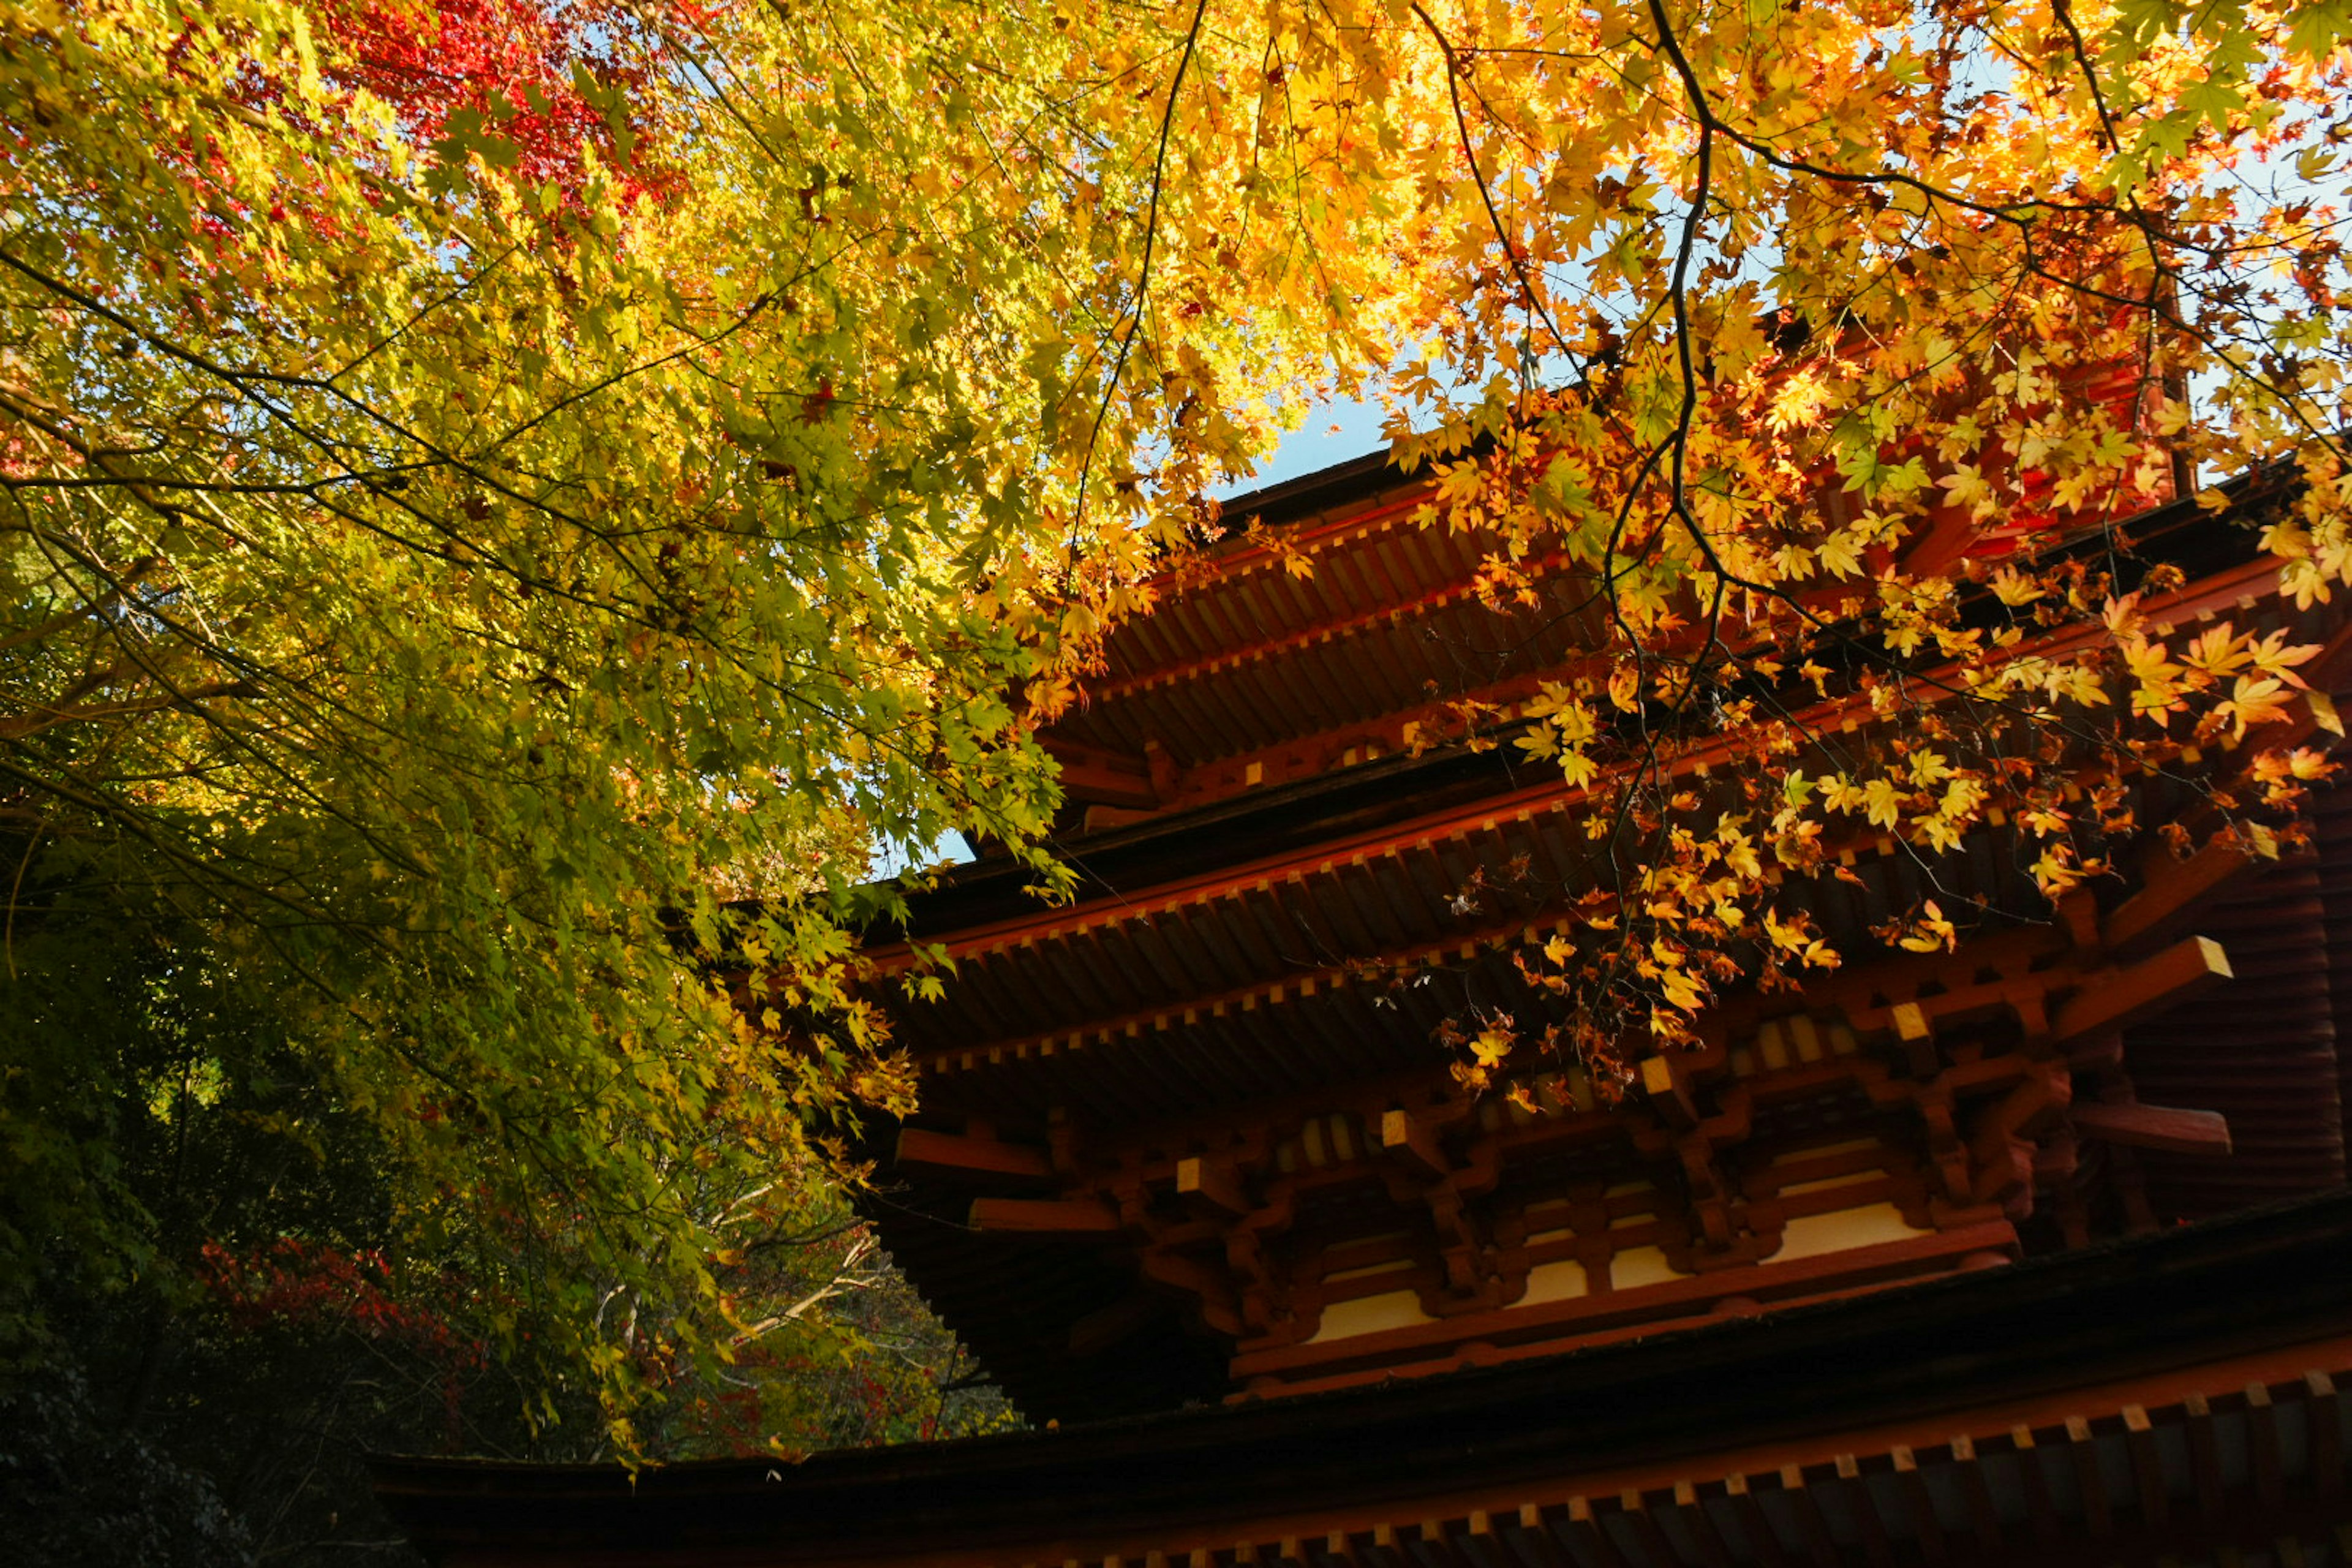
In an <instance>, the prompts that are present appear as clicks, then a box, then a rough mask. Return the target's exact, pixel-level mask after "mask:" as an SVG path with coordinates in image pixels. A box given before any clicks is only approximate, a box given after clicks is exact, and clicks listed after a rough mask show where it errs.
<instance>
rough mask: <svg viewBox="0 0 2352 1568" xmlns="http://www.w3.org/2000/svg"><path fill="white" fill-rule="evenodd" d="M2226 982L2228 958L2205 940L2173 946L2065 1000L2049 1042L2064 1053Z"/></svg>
mask: <svg viewBox="0 0 2352 1568" xmlns="http://www.w3.org/2000/svg"><path fill="white" fill-rule="evenodd" d="M2229 978H2230V960H2229V957H2228V955H2227V954H2225V953H2224V952H2222V951H2221V943H2220V942H2215V941H2214V940H2213V939H2212V938H2210V937H2203V936H2192V937H2189V938H2188V939H2187V940H2186V941H2183V942H2175V943H2173V944H2172V945H2171V946H2170V947H2168V948H2166V949H2165V950H2164V951H2163V952H2159V953H2158V954H2157V955H2156V956H2155V957H2154V958H2150V959H2146V960H2143V961H2142V962H2140V963H2135V964H2133V965H2132V966H2131V967H2130V968H2128V969H2118V970H2113V971H2110V972H2109V973H2106V974H2104V975H2102V976H2099V977H2098V978H2096V979H2095V980H2093V981H2092V982H2091V983H2090V984H2088V985H2085V986H2084V988H2083V989H2082V990H2080V991H2078V992H2076V993H2075V994H2074V995H2073V996H2071V997H2069V998H2068V999H2067V1001H2066V1003H2065V1005H2063V1006H2062V1007H2060V1008H2059V1009H2058V1011H2057V1013H2056V1015H2055V1016H2053V1017H2052V1019H2051V1021H2050V1033H2051V1037H2052V1040H2051V1043H2052V1044H2053V1045H2055V1046H2057V1047H2059V1048H2061V1049H2063V1048H2064V1047H2067V1046H2070V1045H2074V1044H2076V1043H2078V1042H2080V1041H2084V1040H2088V1039H2092V1038H2095V1037H2098V1036H2101V1035H2111V1034H2115V1033H2116V1032H2117V1031H2119V1030H2123V1029H2127V1028H2129V1027H2131V1026H2132V1025H2134V1024H2137V1023H2138V1022H2140V1021H2141V1020H2142V1019H2144V1018H2147V1017H2151V1016H2154V1015H2156V1014H2158V1013H2161V1012H2163V1011H2164V1010H2165V1009H2167V1008H2168V1007H2175V1006H2178V1005H2180V1004H2181V1003H2183V1002H2186V1001H2188V1000H2189V998H2190V997H2191V996H2194V995H2196V994H2198V993H2199V992H2201V991H2204V990H2206V989H2207V988H2208V987H2210V986H2212V985H2214V984H2218V983H2220V982H2221V981H2224V980H2227V979H2229Z"/></svg>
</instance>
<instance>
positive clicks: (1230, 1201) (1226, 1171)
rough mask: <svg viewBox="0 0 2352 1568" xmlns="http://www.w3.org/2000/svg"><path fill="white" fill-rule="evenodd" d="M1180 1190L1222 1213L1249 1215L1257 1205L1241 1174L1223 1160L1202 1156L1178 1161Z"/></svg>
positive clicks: (1206, 1206) (1197, 1202)
mask: <svg viewBox="0 0 2352 1568" xmlns="http://www.w3.org/2000/svg"><path fill="white" fill-rule="evenodd" d="M1176 1191H1177V1193H1178V1194H1180V1195H1181V1196H1183V1197H1186V1198H1190V1199H1192V1200H1193V1201H1194V1203H1195V1205H1197V1206H1200V1207H1205V1208H1209V1209H1213V1210H1215V1211H1216V1212H1217V1213H1219V1214H1223V1215H1229V1216H1232V1215H1245V1214H1247V1213H1249V1212H1250V1210H1251V1208H1252V1207H1253V1206H1255V1205H1252V1204H1251V1203H1250V1197H1249V1189H1248V1188H1246V1187H1244V1185H1243V1184H1242V1178H1241V1173H1240V1172H1238V1171H1236V1170H1234V1167H1233V1166H1232V1165H1231V1164H1230V1163H1226V1162H1225V1161H1223V1160H1204V1159H1202V1158H1200V1157H1199V1156H1197V1155H1196V1156H1193V1157H1192V1158H1188V1159H1183V1160H1179V1161H1177V1162H1176Z"/></svg>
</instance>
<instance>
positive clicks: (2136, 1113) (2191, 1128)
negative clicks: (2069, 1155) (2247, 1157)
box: [2067, 1100, 2230, 1154]
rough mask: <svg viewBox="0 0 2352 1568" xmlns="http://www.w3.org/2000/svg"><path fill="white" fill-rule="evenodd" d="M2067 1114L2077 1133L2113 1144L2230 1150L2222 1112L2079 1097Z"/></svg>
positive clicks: (2183, 1150)
mask: <svg viewBox="0 0 2352 1568" xmlns="http://www.w3.org/2000/svg"><path fill="white" fill-rule="evenodd" d="M2067 1114H2068V1116H2069V1118H2070V1119H2071V1120H2072V1121H2074V1130H2075V1131H2077V1132H2080V1133H2082V1134H2083V1135H2084V1136H2085V1137H2089V1138H2104V1139H2105V1140H2106V1141H2107V1142H2110V1143H2127V1144H2129V1145H2131V1146H2132V1147H2133V1148H2135V1149H2161V1150H2164V1151H2165V1152H2168V1153H2173V1154H2226V1153H2228V1152H2230V1123H2229V1121H2227V1120H2226V1119H2224V1118H2223V1117H2222V1116H2221V1113H2220V1112H2219V1111H2213V1110H2173V1109H2172V1108H2171V1107H2169V1106H2163V1105H2141V1104H2138V1103H2137V1102H2136V1101H2131V1100H2126V1101H2124V1102H2122V1103H2120V1104H2112V1105H2110V1104H2102V1103H2099V1102H2096V1101H2093V1102H2090V1103H2084V1102H2083V1101H2081V1100H2077V1101H2076V1102H2075V1103H2074V1107H2073V1108H2072V1110H2069V1111H2068V1113H2067Z"/></svg>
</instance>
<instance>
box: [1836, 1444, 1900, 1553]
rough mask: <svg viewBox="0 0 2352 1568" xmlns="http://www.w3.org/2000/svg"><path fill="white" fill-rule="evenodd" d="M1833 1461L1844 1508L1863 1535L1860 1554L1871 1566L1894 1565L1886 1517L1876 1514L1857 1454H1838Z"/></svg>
mask: <svg viewBox="0 0 2352 1568" xmlns="http://www.w3.org/2000/svg"><path fill="white" fill-rule="evenodd" d="M1835 1463H1836V1466H1837V1477H1838V1480H1839V1481H1840V1482H1841V1483H1842V1489H1843V1493H1844V1496H1845V1501H1846V1512H1847V1513H1848V1514H1849V1515H1850V1516H1851V1517H1852V1518H1853V1522H1854V1525H1855V1527H1856V1528H1857V1530H1859V1531H1860V1532H1861V1535H1862V1554H1863V1556H1864V1557H1865V1558H1867V1559H1868V1560H1869V1562H1870V1568H1895V1543H1894V1542H1893V1541H1891V1540H1890V1539H1889V1538H1888V1536H1887V1533H1886V1521H1885V1520H1883V1519H1881V1518H1879V1516H1878V1500H1877V1499H1876V1498H1874V1497H1873V1496H1872V1495H1871V1492H1870V1482H1869V1481H1868V1480H1866V1479H1864V1477H1863V1473H1862V1459H1861V1458H1860V1456H1858V1455H1854V1454H1840V1455H1838V1456H1837V1458H1836V1460H1835Z"/></svg>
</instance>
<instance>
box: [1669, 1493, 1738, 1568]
mask: <svg viewBox="0 0 2352 1568" xmlns="http://www.w3.org/2000/svg"><path fill="white" fill-rule="evenodd" d="M1675 1511H1677V1512H1678V1513H1680V1514H1681V1515H1682V1526H1683V1528H1684V1529H1685V1531H1689V1532H1690V1538H1691V1541H1692V1542H1693V1543H1694V1544H1695V1545H1696V1546H1697V1547H1698V1560H1699V1563H1700V1568H1731V1548H1730V1546H1729V1544H1728V1543H1727V1542H1725V1541H1724V1539H1723V1532H1722V1531H1719V1530H1717V1529H1716V1527H1715V1517H1714V1516H1713V1515H1712V1514H1710V1513H1708V1512H1707V1510H1706V1503H1705V1502H1704V1501H1703V1500H1700V1498H1699V1495H1698V1483H1697V1482H1696V1481H1694V1480H1691V1479H1688V1478H1687V1477H1685V1479H1682V1480H1678V1481H1676V1482H1675Z"/></svg>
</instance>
